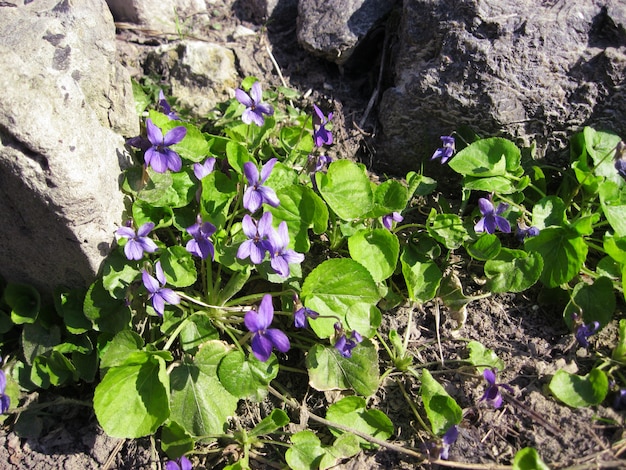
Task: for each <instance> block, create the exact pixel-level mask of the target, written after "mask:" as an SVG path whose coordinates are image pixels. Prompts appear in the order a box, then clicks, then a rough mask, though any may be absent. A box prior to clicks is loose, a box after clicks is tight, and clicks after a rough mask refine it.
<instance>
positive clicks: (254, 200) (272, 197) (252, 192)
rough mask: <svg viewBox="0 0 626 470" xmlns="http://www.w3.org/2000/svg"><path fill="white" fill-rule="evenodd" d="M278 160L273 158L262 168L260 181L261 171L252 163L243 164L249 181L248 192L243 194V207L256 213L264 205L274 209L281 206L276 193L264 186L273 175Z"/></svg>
mask: <svg viewBox="0 0 626 470" xmlns="http://www.w3.org/2000/svg"><path fill="white" fill-rule="evenodd" d="M277 161H278V160H277V159H276V158H272V159H271V160H268V162H267V163H266V164H265V165H263V167H261V178H260V179H259V169H258V168H257V167H256V165H255V164H254V163H252V162H246V163H244V164H243V172H244V174H245V175H246V178H247V179H248V185H247V187H246V191H245V192H244V193H243V207H245V208H246V209H248V210H249V211H250V212H252V213H254V212H256V211H257V209H258V208H259V207H261V205H262V204H263V203H265V204H269V205H270V206H272V207H277V206H278V205H279V204H280V201H279V200H278V196H276V192H275V191H274V190H273V189H272V188H270V187H267V186H263V184H264V183H265V181H266V180H267V178H269V176H270V174H271V173H272V169H273V168H274V165H275V164H276V162H277Z"/></svg>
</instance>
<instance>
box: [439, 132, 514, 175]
mask: <svg viewBox="0 0 626 470" xmlns="http://www.w3.org/2000/svg"><path fill="white" fill-rule="evenodd" d="M520 161H521V152H520V150H519V148H517V146H516V145H515V144H514V143H513V142H511V141H510V140H506V139H502V138H500V137H491V138H488V139H481V140H478V141H476V142H473V143H471V144H470V145H468V146H467V147H465V148H464V149H463V150H461V151H460V152H459V153H457V154H456V156H455V157H454V158H453V159H452V160H450V162H449V163H448V165H449V166H450V168H452V169H453V170H454V171H456V172H457V173H460V174H462V175H464V176H475V177H485V176H504V175H506V174H507V173H511V174H513V175H516V176H519V173H520V171H519V170H520Z"/></svg>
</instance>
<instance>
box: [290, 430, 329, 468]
mask: <svg viewBox="0 0 626 470" xmlns="http://www.w3.org/2000/svg"><path fill="white" fill-rule="evenodd" d="M290 440H291V444H292V445H291V447H289V449H287V452H285V460H286V461H287V464H288V465H289V468H292V469H293V470H317V469H318V468H319V466H320V462H321V460H322V457H323V456H324V455H325V451H324V449H323V448H322V443H321V442H320V440H319V438H318V437H317V436H316V435H315V433H314V432H313V431H308V430H306V431H300V432H297V433H295V434H293V435H292V436H291V438H290Z"/></svg>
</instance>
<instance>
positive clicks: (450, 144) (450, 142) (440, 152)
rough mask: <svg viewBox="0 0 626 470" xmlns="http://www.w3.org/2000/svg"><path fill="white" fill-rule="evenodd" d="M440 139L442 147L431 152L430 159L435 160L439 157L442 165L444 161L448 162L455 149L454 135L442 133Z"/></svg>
mask: <svg viewBox="0 0 626 470" xmlns="http://www.w3.org/2000/svg"><path fill="white" fill-rule="evenodd" d="M441 141H442V142H443V147H440V148H438V149H437V150H435V153H433V156H432V157H430V159H431V160H436V159H438V158H440V159H441V164H442V165H444V164H445V163H447V162H448V160H450V159H451V158H452V156H453V155H454V152H455V151H456V149H455V142H454V137H452V136H450V135H442V136H441Z"/></svg>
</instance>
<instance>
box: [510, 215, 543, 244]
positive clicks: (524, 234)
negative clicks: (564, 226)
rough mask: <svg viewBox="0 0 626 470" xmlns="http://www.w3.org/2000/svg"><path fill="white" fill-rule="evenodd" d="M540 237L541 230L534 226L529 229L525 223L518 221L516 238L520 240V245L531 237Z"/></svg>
mask: <svg viewBox="0 0 626 470" xmlns="http://www.w3.org/2000/svg"><path fill="white" fill-rule="evenodd" d="M537 235H539V229H538V228H537V227H535V226H534V225H533V226H531V227H529V226H528V225H526V223H524V221H519V220H518V221H517V231H516V232H515V237H516V238H517V239H518V241H519V242H520V243H522V242H523V241H524V240H526V239H527V238H530V237H536V236H537Z"/></svg>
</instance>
